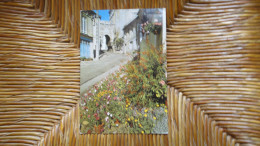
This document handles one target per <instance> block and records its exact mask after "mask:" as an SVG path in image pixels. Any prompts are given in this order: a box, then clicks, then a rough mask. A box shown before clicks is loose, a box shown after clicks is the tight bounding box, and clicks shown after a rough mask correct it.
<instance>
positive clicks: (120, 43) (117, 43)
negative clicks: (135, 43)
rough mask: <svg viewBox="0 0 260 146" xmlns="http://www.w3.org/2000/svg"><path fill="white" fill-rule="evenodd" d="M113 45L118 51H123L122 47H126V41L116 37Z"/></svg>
mask: <svg viewBox="0 0 260 146" xmlns="http://www.w3.org/2000/svg"><path fill="white" fill-rule="evenodd" d="M113 44H114V45H115V46H116V48H117V50H121V47H123V45H124V39H123V38H117V37H116V38H115V39H114V41H113Z"/></svg>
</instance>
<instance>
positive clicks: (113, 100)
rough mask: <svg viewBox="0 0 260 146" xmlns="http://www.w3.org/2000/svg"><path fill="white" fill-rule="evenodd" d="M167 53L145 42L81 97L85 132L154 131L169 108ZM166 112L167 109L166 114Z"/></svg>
mask: <svg viewBox="0 0 260 146" xmlns="http://www.w3.org/2000/svg"><path fill="white" fill-rule="evenodd" d="M165 57H166V56H165V54H163V53H162V49H161V48H158V49H157V48H154V47H152V46H151V45H144V46H143V47H142V50H141V52H140V53H139V54H138V56H137V57H136V58H138V59H135V60H133V61H130V62H128V64H126V65H125V66H122V67H121V68H120V69H119V71H117V72H115V73H113V74H111V75H109V76H108V77H107V78H106V79H104V80H103V81H101V82H100V83H98V84H96V85H94V86H93V88H91V89H90V90H89V91H87V92H86V93H85V95H84V96H83V97H81V98H82V99H81V107H80V110H81V115H80V116H81V119H80V123H81V131H82V132H83V133H115V132H116V133H128V132H129V133H147V134H149V133H152V132H153V128H154V127H155V125H156V124H157V121H159V120H160V119H161V118H162V115H159V114H156V113H157V112H156V110H157V109H159V108H161V109H165V113H166V112H167V110H166V106H165V101H166V84H165V81H166V77H165ZM165 113H163V114H164V115H165Z"/></svg>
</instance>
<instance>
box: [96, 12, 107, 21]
mask: <svg viewBox="0 0 260 146" xmlns="http://www.w3.org/2000/svg"><path fill="white" fill-rule="evenodd" d="M97 11H98V14H99V15H100V16H101V20H105V21H109V13H108V12H109V10H94V12H96V13H97Z"/></svg>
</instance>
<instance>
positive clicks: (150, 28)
mask: <svg viewBox="0 0 260 146" xmlns="http://www.w3.org/2000/svg"><path fill="white" fill-rule="evenodd" d="M161 29H162V26H160V25H154V24H153V23H145V24H144V31H145V32H146V33H149V32H152V33H154V34H159V33H160V31H161Z"/></svg>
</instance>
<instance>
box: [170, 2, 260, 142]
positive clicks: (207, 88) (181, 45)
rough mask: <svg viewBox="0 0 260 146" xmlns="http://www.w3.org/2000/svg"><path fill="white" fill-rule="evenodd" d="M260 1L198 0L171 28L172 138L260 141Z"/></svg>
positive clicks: (187, 7) (189, 6) (179, 139)
mask: <svg viewBox="0 0 260 146" xmlns="http://www.w3.org/2000/svg"><path fill="white" fill-rule="evenodd" d="M259 34H260V1H244V0H236V1H231V0H225V1H222V2H221V1H216V2H208V1H201V0H193V3H187V4H186V5H185V7H184V10H183V11H182V12H181V13H180V14H179V15H178V17H177V18H175V22H174V25H172V26H170V27H169V28H168V36H167V38H168V39H167V44H168V46H167V50H168V51H167V62H168V66H167V67H168V68H167V71H168V84H169V85H170V86H172V87H174V88H172V89H171V93H170V94H171V98H169V100H170V101H169V102H170V103H171V104H170V105H173V106H170V110H169V111H171V113H170V117H171V118H172V120H171V121H170V122H171V123H170V125H175V126H170V127H171V128H172V129H171V130H170V132H171V133H169V135H172V138H169V139H170V141H171V142H170V143H175V144H176V145H194V143H195V144H197V145H205V144H207V145H211V144H215V145H233V144H235V143H236V144H252V145H260V92H259V89H260V86H259V85H260V72H259V71H260V70H259V66H260V64H259V62H260V47H259V45H260V42H259V39H260V35H259Z"/></svg>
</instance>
